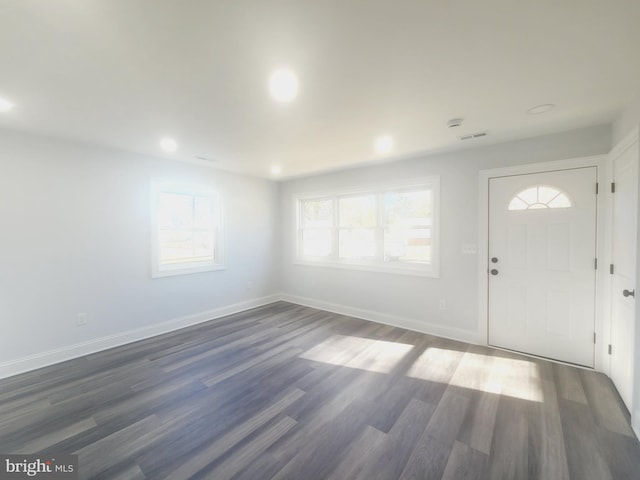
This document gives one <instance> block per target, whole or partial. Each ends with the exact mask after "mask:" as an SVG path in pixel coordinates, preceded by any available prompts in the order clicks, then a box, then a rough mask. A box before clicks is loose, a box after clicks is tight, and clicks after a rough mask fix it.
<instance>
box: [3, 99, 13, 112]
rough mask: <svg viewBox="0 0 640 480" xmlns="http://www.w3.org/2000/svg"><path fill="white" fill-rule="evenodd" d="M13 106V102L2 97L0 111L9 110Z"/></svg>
mask: <svg viewBox="0 0 640 480" xmlns="http://www.w3.org/2000/svg"><path fill="white" fill-rule="evenodd" d="M12 108H13V103H11V102H10V101H9V100H7V99H6V98H2V97H0V112H8V111H9V110H11V109H12Z"/></svg>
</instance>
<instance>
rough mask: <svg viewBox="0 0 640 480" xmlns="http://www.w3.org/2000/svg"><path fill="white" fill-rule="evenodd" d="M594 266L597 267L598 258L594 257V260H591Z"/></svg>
mask: <svg viewBox="0 0 640 480" xmlns="http://www.w3.org/2000/svg"><path fill="white" fill-rule="evenodd" d="M593 265H594V267H595V268H596V270H597V269H598V259H597V258H596V259H595V261H594V262H593Z"/></svg>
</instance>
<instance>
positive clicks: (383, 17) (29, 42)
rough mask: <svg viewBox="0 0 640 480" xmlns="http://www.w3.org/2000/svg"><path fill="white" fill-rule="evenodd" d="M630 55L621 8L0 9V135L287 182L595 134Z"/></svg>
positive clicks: (572, 0) (610, 115)
mask: <svg viewBox="0 0 640 480" xmlns="http://www.w3.org/2000/svg"><path fill="white" fill-rule="evenodd" d="M639 47H640V1H638V0H606V1H605V0H563V1H557V0H556V1H553V0H538V1H525V0H520V1H518V0H503V1H496V0H484V1H478V0H447V1H445V0H411V1H410V0H387V1H381V0H291V1H272V0H269V1H266V0H256V1H244V0H227V1H212V0H209V1H207V0H181V1H179V0H2V2H1V3H0V96H1V97H5V98H7V99H9V100H10V101H11V102H13V103H14V104H15V107H14V109H13V110H12V111H11V112H9V113H4V114H0V125H3V126H5V127H7V128H12V129H19V130H27V131H33V132H38V133H43V134H46V135H54V136H60V137H64V138H69V139H73V140H78V141H83V142H90V143H95V144H100V145H105V146H112V147H116V148H120V149H125V150H130V151H135V152H140V153H145V154H150V155H155V156H171V157H174V158H176V159H179V160H183V161H195V160H194V158H195V157H196V156H205V157H209V158H211V159H214V162H213V165H215V166H216V167H218V168H224V169H229V170H234V171H240V172H245V173H250V174H254V175H261V176H269V170H270V167H271V166H272V165H273V164H279V165H281V166H282V177H288V176H294V175H301V174H308V173H312V172H318V171H322V170H327V169H333V168H341V167H345V166H348V165H355V164H363V163H366V162H371V161H375V160H378V161H379V160H380V158H379V157H378V156H377V155H376V154H375V153H374V151H373V148H372V145H373V142H374V139H375V138H376V137H377V136H378V135H381V134H389V135H392V136H393V137H394V140H395V148H394V150H393V152H392V153H391V154H389V155H388V156H386V158H385V159H389V160H391V159H394V158H399V157H403V156H407V155H414V154H417V153H420V152H435V151H441V150H443V149H453V148H466V147H469V146H472V145H480V144H486V143H494V142H502V141H507V140H512V139H517V138H524V137H530V136H535V135H540V134H545V133H550V132H557V131H563V130H569V129H572V128H578V127H583V126H588V125H596V124H603V123H609V122H611V121H612V120H613V119H614V118H615V116H616V115H617V114H618V113H619V112H620V110H621V109H622V108H623V107H624V106H625V104H627V103H628V102H629V101H630V100H631V99H632V97H633V96H634V95H637V94H638V93H640V48H639ZM281 65H287V66H289V67H291V68H292V69H293V70H295V71H296V72H297V74H298V76H299V81H300V91H299V94H298V97H297V99H296V100H295V101H294V102H292V103H290V104H279V103H276V102H274V101H273V100H272V99H271V98H270V96H269V93H268V86H267V84H268V76H269V74H270V72H271V71H273V70H274V69H275V68H276V67H278V66H281ZM544 103H553V104H556V105H557V106H556V108H555V109H554V110H552V111H551V112H549V113H546V114H542V115H528V114H527V113H526V110H527V109H529V108H530V107H533V106H535V105H539V104H544ZM454 117H462V118H464V119H465V121H464V123H463V125H462V127H460V128H458V129H448V128H447V127H446V122H447V121H448V120H449V119H451V118H454ZM483 130H487V131H488V132H489V136H488V137H486V138H484V139H478V140H471V141H466V142H461V141H459V140H458V137H459V136H461V135H464V134H468V133H473V132H477V131H483ZM165 136H171V137H173V138H175V139H176V140H177V142H178V144H179V149H178V151H176V152H175V153H173V154H171V155H168V154H165V153H163V152H162V151H161V150H160V148H159V141H160V139H161V138H162V137H165Z"/></svg>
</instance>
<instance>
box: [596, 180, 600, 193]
mask: <svg viewBox="0 0 640 480" xmlns="http://www.w3.org/2000/svg"><path fill="white" fill-rule="evenodd" d="M599 185H600V184H599V183H598V182H596V195H598V190H599V188H598V187H599Z"/></svg>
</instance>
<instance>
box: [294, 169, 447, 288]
mask: <svg viewBox="0 0 640 480" xmlns="http://www.w3.org/2000/svg"><path fill="white" fill-rule="evenodd" d="M417 190H430V191H431V195H432V215H431V220H432V222H431V262H430V263H418V262H414V263H409V262H408V263H389V262H385V261H384V231H385V228H386V227H387V225H386V223H385V218H384V206H383V203H382V198H383V196H384V194H385V193H391V192H403V191H417ZM367 194H369V195H370V194H373V195H374V196H375V198H376V225H375V227H373V228H374V229H375V239H376V255H375V257H374V258H373V259H371V260H367V259H352V258H340V252H339V232H340V230H341V228H342V229H344V228H345V227H341V226H340V224H339V222H340V219H339V215H338V212H339V200H340V198H347V197H354V196H361V195H367ZM308 200H331V201H332V205H333V211H332V226H331V227H329V228H331V231H332V232H331V239H332V243H331V250H330V254H329V256H327V257H311V256H303V254H302V251H303V241H302V238H303V237H302V236H303V232H304V228H303V226H302V202H304V201H308ZM293 203H294V208H293V211H294V213H293V215H294V237H295V238H294V242H295V243H294V245H295V252H294V264H296V265H306V266H320V267H333V268H344V269H351V270H363V271H372V272H382V273H393V274H401V275H415V276H422V277H431V278H439V277H440V254H441V252H440V176H439V175H432V176H429V177H422V178H417V179H412V180H406V181H396V182H389V183H382V184H375V185H367V186H359V187H346V188H340V189H331V190H322V191H316V192H308V193H298V194H294V196H293ZM325 228H327V227H325Z"/></svg>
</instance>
